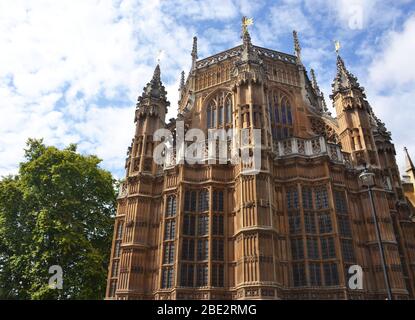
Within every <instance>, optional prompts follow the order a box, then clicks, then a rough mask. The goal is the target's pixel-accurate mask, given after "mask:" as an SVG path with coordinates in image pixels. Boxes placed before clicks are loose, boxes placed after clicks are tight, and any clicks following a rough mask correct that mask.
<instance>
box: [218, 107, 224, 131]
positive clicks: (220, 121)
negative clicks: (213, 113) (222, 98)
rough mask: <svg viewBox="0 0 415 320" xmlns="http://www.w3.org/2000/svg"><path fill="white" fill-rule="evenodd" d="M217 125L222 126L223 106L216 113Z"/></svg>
mask: <svg viewBox="0 0 415 320" xmlns="http://www.w3.org/2000/svg"><path fill="white" fill-rule="evenodd" d="M218 124H219V125H220V126H221V125H222V124H223V106H220V107H219V112H218Z"/></svg>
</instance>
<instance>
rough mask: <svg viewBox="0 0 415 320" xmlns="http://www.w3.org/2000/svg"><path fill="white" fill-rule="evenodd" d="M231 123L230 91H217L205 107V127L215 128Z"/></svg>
mask: <svg viewBox="0 0 415 320" xmlns="http://www.w3.org/2000/svg"><path fill="white" fill-rule="evenodd" d="M231 124H232V99H231V96H230V93H228V92H225V91H221V92H218V93H217V94H216V95H215V96H214V97H212V99H211V100H210V101H209V103H208V105H207V107H206V127H207V128H208V129H209V128H217V127H221V126H224V125H231Z"/></svg>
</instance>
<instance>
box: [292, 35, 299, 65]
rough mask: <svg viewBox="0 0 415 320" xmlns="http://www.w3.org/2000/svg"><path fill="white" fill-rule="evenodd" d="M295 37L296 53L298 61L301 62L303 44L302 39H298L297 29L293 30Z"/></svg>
mask: <svg viewBox="0 0 415 320" xmlns="http://www.w3.org/2000/svg"><path fill="white" fill-rule="evenodd" d="M293 39H294V53H295V55H296V57H297V62H298V63H301V46H300V41H299V40H298V34H297V31H295V30H293Z"/></svg>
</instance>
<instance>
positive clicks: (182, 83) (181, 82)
mask: <svg viewBox="0 0 415 320" xmlns="http://www.w3.org/2000/svg"><path fill="white" fill-rule="evenodd" d="M183 88H184V71H182V73H181V76H180V90H182V89H183Z"/></svg>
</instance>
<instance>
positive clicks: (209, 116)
mask: <svg viewBox="0 0 415 320" xmlns="http://www.w3.org/2000/svg"><path fill="white" fill-rule="evenodd" d="M206 126H207V127H208V128H212V108H211V107H210V106H207V109H206Z"/></svg>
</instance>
